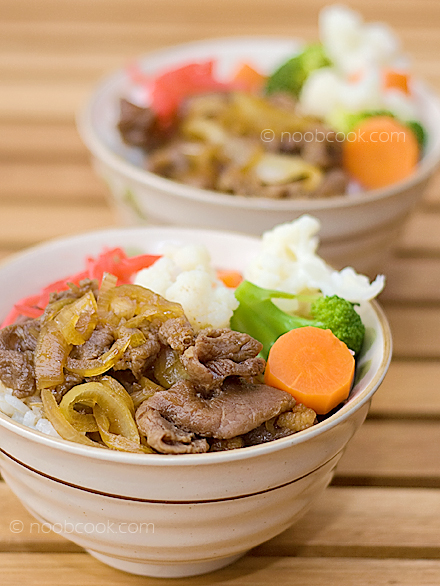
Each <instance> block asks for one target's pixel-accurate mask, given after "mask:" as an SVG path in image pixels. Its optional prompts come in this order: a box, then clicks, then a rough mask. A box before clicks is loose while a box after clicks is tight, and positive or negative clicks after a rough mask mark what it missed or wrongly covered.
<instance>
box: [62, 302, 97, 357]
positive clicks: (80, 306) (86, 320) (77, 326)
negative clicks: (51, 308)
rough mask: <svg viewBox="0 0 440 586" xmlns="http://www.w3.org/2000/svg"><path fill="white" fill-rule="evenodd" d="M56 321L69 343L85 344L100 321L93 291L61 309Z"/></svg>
mask: <svg viewBox="0 0 440 586" xmlns="http://www.w3.org/2000/svg"><path fill="white" fill-rule="evenodd" d="M54 321H55V323H56V324H57V325H58V327H59V329H60V331H61V333H62V334H63V336H64V337H65V339H66V342H67V343H68V344H75V345H77V346H79V345H81V344H84V342H85V341H86V340H88V339H89V338H90V336H91V334H92V332H93V330H94V329H95V327H96V325H97V323H98V307H97V304H96V299H95V296H94V295H93V293H92V291H88V292H87V293H86V294H85V295H83V296H82V297H80V298H79V299H76V300H75V301H74V302H73V303H70V304H69V305H67V306H66V307H64V308H63V309H61V311H60V312H59V313H58V314H57V315H56V316H55V317H54Z"/></svg>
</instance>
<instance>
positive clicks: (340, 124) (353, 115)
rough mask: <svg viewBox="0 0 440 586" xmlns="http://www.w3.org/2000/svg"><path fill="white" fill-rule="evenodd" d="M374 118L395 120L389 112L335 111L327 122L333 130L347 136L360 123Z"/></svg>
mask: <svg viewBox="0 0 440 586" xmlns="http://www.w3.org/2000/svg"><path fill="white" fill-rule="evenodd" d="M374 116H389V117H390V118H395V116H394V114H393V113H392V112H390V111H389V110H362V111H361V112H349V111H347V110H343V109H337V110H335V111H334V112H333V113H332V114H331V116H330V118H329V120H328V122H329V123H330V126H332V127H333V128H334V129H335V130H337V131H339V132H344V133H345V134H348V133H349V132H351V131H352V130H353V129H354V128H356V126H358V125H359V124H360V123H361V122H363V121H364V120H366V119H367V118H373V117H374Z"/></svg>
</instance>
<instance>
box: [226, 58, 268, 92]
mask: <svg viewBox="0 0 440 586" xmlns="http://www.w3.org/2000/svg"><path fill="white" fill-rule="evenodd" d="M266 80H267V77H266V76H265V75H263V74H262V73H260V72H259V71H257V70H256V69H254V68H253V67H251V66H250V65H248V64H247V63H243V65H242V66H241V67H240V68H239V69H238V71H237V72H236V74H235V75H234V77H233V78H232V81H233V82H234V83H236V84H238V85H239V86H240V89H242V90H243V91H245V92H258V91H259V90H261V89H262V88H263V86H264V84H265V83H266Z"/></svg>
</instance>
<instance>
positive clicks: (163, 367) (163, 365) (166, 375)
mask: <svg viewBox="0 0 440 586" xmlns="http://www.w3.org/2000/svg"><path fill="white" fill-rule="evenodd" d="M154 377H155V378H156V380H157V381H158V382H159V384H161V385H162V386H163V387H164V388H165V389H169V388H170V387H172V386H173V385H174V384H175V383H176V382H177V381H179V380H185V379H187V378H188V373H187V372H186V370H185V367H184V366H183V364H182V362H181V361H180V355H179V353H178V352H176V351H175V350H173V349H172V348H163V349H162V350H161V351H160V353H159V355H158V357H157V360H156V362H155V363H154Z"/></svg>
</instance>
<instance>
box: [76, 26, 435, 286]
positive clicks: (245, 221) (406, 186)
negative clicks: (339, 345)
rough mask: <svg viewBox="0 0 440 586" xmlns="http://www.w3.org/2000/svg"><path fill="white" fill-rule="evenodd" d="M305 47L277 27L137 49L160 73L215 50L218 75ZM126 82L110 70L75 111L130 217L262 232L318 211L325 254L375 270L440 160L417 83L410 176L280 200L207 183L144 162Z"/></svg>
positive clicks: (124, 215) (425, 95) (429, 110)
mask: <svg viewBox="0 0 440 586" xmlns="http://www.w3.org/2000/svg"><path fill="white" fill-rule="evenodd" d="M298 47H299V43H298V41H295V40H292V39H283V38H281V39H280V38H276V37H271V38H268V37H262V38H256V37H245V38H227V39H215V40H208V41H199V42H195V43H190V44H184V45H179V46H177V47H172V48H168V49H165V50H162V51H158V52H156V53H152V54H150V55H147V56H146V57H144V58H141V59H139V65H140V67H141V69H142V70H143V71H145V72H146V73H151V74H154V73H155V72H159V71H163V70H164V69H167V68H170V67H176V66H179V65H182V64H185V63H187V62H189V61H191V60H202V61H203V60H208V59H210V58H213V59H216V60H217V63H218V65H219V73H220V74H221V75H227V74H228V72H232V71H235V69H236V67H237V64H238V63H240V62H243V61H246V62H250V63H252V64H255V65H256V66H257V67H258V68H260V69H261V70H262V71H270V70H273V68H274V67H275V66H276V65H277V64H279V63H280V62H282V61H283V60H284V59H285V58H286V57H288V56H289V55H292V53H294V52H295V51H297V50H298ZM129 86H130V81H129V79H128V76H127V73H126V71H124V70H121V71H118V72H116V73H115V74H113V75H110V76H109V77H108V78H106V79H104V80H103V81H102V82H101V83H100V84H99V85H98V87H97V89H96V91H95V92H94V93H93V95H92V96H91V98H90V100H89V101H88V103H87V104H86V106H85V107H84V109H83V110H82V111H81V113H80V115H79V117H78V129H79V132H80V135H81V137H82V139H83V141H84V143H85V144H86V146H87V147H88V148H89V150H90V152H91V153H92V158H93V163H94V167H95V169H96V171H97V173H98V174H99V175H100V176H101V177H102V178H104V180H105V181H106V183H107V184H108V187H109V192H110V194H111V201H112V203H113V204H114V206H115V207H116V210H117V215H118V217H119V218H120V221H121V222H122V223H123V224H128V225H136V224H137V225H139V224H150V225H151V224H152V225H164V224H172V225H181V226H192V227H197V228H200V227H202V228H212V229H220V230H234V231H239V232H245V233H249V234H254V235H261V234H262V232H264V231H265V230H268V229H270V228H272V227H273V226H275V225H276V224H280V223H282V222H286V221H289V220H293V219H294V218H296V217H298V216H300V215H302V214H304V213H311V214H313V215H314V216H315V217H317V218H318V219H319V220H320V221H321V224H322V229H321V233H320V237H321V243H322V244H321V255H322V256H323V257H324V258H325V259H326V260H327V261H328V262H330V263H331V264H332V265H333V266H335V267H336V268H342V267H343V266H346V265H352V266H355V268H356V269H357V270H358V271H360V272H365V273H370V274H373V273H374V272H377V271H379V270H381V266H383V260H384V258H385V253H386V252H387V251H388V250H390V249H391V247H392V245H393V244H394V243H395V242H396V240H397V236H398V234H399V233H400V231H401V228H402V226H403V224H404V222H405V220H406V218H407V216H408V214H409V213H410V212H411V211H412V209H413V208H414V206H415V205H416V203H417V202H418V201H419V200H420V198H421V196H422V194H423V192H424V190H425V187H426V184H427V182H428V180H429V178H430V177H431V175H432V174H433V172H434V170H435V168H436V167H437V165H438V162H439V160H440V103H439V101H438V99H437V98H436V97H435V96H434V95H433V94H432V93H431V92H430V91H429V89H428V88H426V87H425V86H424V85H422V84H421V83H418V84H416V88H415V90H416V93H417V99H418V101H419V102H420V111H421V112H422V113H423V120H422V121H423V124H424V125H425V127H426V128H427V130H428V145H427V149H426V154H425V156H424V157H423V160H422V161H421V162H420V164H419V166H418V168H417V170H416V172H415V173H414V174H413V175H412V176H411V177H409V178H408V179H406V180H405V181H401V182H399V183H396V184H395V185H392V186H391V187H387V188H383V189H376V190H371V191H368V192H364V193H361V194H357V195H352V196H347V195H341V196H337V197H332V198H320V199H315V200H306V199H300V200H291V201H287V200H286V201H282V200H278V201H277V200H271V199H266V198H252V197H244V196H231V195H227V194H222V193H218V192H214V191H208V190H203V189H199V188H195V187H191V186H188V185H183V184H181V183H177V182H175V181H171V180H168V179H164V178H162V177H160V176H158V175H156V174H153V173H151V172H149V171H146V170H145V169H144V168H143V161H144V155H143V154H142V153H141V151H140V150H139V149H136V148H131V147H128V146H127V145H125V144H124V143H123V142H122V141H121V138H120V135H119V132H118V131H117V128H116V124H117V121H118V117H119V99H120V97H121V96H126V95H128V88H129Z"/></svg>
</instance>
